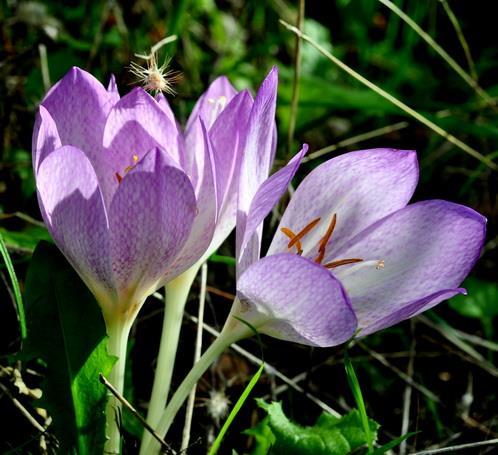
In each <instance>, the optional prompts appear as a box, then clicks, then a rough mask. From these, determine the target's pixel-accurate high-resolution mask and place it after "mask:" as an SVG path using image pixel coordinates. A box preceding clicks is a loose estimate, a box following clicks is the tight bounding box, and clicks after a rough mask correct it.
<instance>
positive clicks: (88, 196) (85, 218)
mask: <svg viewBox="0 0 498 455" xmlns="http://www.w3.org/2000/svg"><path fill="white" fill-rule="evenodd" d="M36 183H37V189H38V201H39V204H40V208H41V212H42V215H43V219H44V220H45V223H46V225H47V227H48V230H49V231H50V234H51V235H52V237H53V239H54V241H55V243H56V244H57V246H58V247H59V248H60V249H61V250H62V252H63V253H64V255H65V256H66V258H67V259H68V260H69V262H70V263H71V264H72V266H73V267H74V268H75V269H76V270H77V271H78V273H79V274H80V276H81V277H82V278H83V280H84V281H85V282H86V284H87V285H88V287H89V288H90V289H92V291H93V292H94V293H96V295H98V294H99V293H100V292H101V291H104V292H112V289H113V288H114V285H113V280H112V271H111V267H110V261H109V239H108V231H107V217H106V213H105V209H104V204H103V201H102V195H101V193H100V190H99V187H98V182H97V176H96V175H95V171H94V169H93V167H92V165H91V164H90V161H89V160H88V158H87V157H86V156H85V154H84V153H83V152H82V151H81V150H79V149H77V148H76V147H72V146H64V147H61V148H59V149H57V150H55V151H53V152H52V153H51V154H50V155H49V156H47V157H46V158H45V160H43V162H42V163H41V164H40V168H39V170H38V175H37V181H36Z"/></svg>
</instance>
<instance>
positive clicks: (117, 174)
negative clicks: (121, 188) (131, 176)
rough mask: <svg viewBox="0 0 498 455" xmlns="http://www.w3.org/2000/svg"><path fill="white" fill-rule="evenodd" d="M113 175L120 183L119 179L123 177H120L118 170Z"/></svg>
mask: <svg viewBox="0 0 498 455" xmlns="http://www.w3.org/2000/svg"><path fill="white" fill-rule="evenodd" d="M114 175H115V176H116V178H117V179H118V183H121V180H123V177H121V176H120V175H119V173H118V172H116V173H115V174H114Z"/></svg>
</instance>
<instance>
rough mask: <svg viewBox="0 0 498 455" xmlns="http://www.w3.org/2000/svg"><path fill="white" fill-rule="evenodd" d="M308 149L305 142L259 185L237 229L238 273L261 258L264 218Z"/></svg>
mask: <svg viewBox="0 0 498 455" xmlns="http://www.w3.org/2000/svg"><path fill="white" fill-rule="evenodd" d="M307 151H308V145H307V144H305V145H304V146H303V148H302V149H301V150H300V151H299V153H297V154H296V155H295V156H294V157H293V158H292V159H291V160H290V161H289V163H287V165H286V166H284V167H283V168H282V169H280V170H279V171H278V172H275V174H273V175H272V176H271V177H270V178H268V179H267V180H266V181H265V182H264V183H263V184H262V185H261V186H260V187H259V189H258V191H257V193H256V195H255V196H254V199H253V200H252V203H251V207H250V208H249V213H248V214H247V219H246V222H245V223H243V224H242V227H241V228H240V229H239V230H238V231H237V234H238V237H237V240H239V239H240V238H241V237H242V240H240V245H238V249H237V252H238V255H237V274H238V275H240V274H241V273H243V272H244V270H245V269H246V268H247V267H248V266H249V265H251V264H252V263H253V262H255V261H257V260H258V259H259V255H260V249H261V232H262V229H263V220H264V219H265V218H266V216H267V215H268V213H270V211H271V210H272V208H273V207H274V206H275V204H276V203H277V202H278V201H279V199H280V198H281V197H282V195H283V194H284V192H285V191H286V189H287V187H288V186H289V183H290V182H291V180H292V178H293V177H294V175H295V174H296V172H297V170H298V168H299V165H300V164H301V160H302V159H303V157H304V155H306V153H307ZM239 234H240V235H239Z"/></svg>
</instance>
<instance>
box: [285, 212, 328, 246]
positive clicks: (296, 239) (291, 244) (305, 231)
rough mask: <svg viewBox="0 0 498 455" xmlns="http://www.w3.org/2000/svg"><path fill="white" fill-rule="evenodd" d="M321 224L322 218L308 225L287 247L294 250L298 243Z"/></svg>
mask: <svg viewBox="0 0 498 455" xmlns="http://www.w3.org/2000/svg"><path fill="white" fill-rule="evenodd" d="M319 222H320V218H316V219H314V220H313V221H311V222H310V223H308V224H307V225H306V226H304V227H303V228H302V229H301V230H300V231H299V232H298V233H297V234H296V235H295V236H294V238H293V239H291V241H290V242H289V244H288V245H287V247H288V248H292V247H293V246H294V245H295V244H296V243H297V242H299V241H300V240H301V239H302V238H303V237H304V236H305V235H306V234H307V233H308V232H310V231H311V230H312V229H313V228H314V227H315V226H316V225H317V224H318V223H319Z"/></svg>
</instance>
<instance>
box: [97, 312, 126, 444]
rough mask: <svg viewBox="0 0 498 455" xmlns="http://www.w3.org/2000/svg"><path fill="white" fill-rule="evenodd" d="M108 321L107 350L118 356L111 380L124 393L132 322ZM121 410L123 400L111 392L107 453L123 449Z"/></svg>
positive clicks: (107, 420)
mask: <svg viewBox="0 0 498 455" xmlns="http://www.w3.org/2000/svg"><path fill="white" fill-rule="evenodd" d="M106 322H108V323H107V335H108V336H109V341H108V345H107V350H108V353H109V354H110V355H114V356H116V357H117V361H116V363H115V364H114V367H113V368H112V370H111V372H110V374H109V378H108V379H109V382H110V383H111V384H112V385H113V386H114V387H115V389H116V390H117V391H118V392H119V393H120V394H121V395H122V394H123V389H124V377H125V365H126V346H127V343H128V336H129V334H130V328H131V325H132V324H131V323H130V322H127V321H125V322H123V321H121V320H117V319H115V320H110V321H106ZM120 412H121V402H120V401H119V400H118V399H117V398H116V397H115V396H114V395H112V394H109V401H108V402H107V409H106V433H107V441H106V443H105V446H104V453H105V454H119V453H120V449H121V434H120V428H119V426H118V423H117V420H116V416H117V415H118V414H119V413H120Z"/></svg>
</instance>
